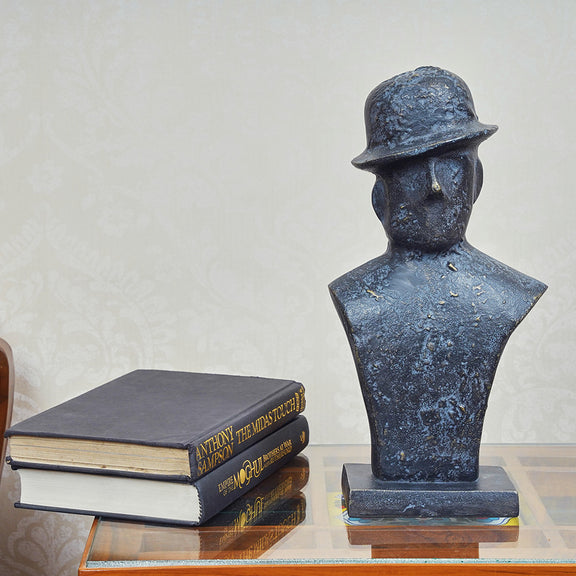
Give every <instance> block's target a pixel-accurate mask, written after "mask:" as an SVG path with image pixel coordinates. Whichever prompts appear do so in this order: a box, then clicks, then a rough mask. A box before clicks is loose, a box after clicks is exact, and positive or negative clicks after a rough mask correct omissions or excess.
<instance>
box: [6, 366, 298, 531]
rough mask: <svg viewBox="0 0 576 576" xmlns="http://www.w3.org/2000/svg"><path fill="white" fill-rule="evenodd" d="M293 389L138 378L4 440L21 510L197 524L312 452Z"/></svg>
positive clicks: (210, 378) (180, 376) (249, 380)
mask: <svg viewBox="0 0 576 576" xmlns="http://www.w3.org/2000/svg"><path fill="white" fill-rule="evenodd" d="M304 407H305V396H304V387H303V386H302V384H300V383H298V382H294V381H290V380H277V379H270V378H256V377H247V376H229V375H216V374H200V373H190V372H174V371H166V370H136V371H134V372H130V373H129V374H126V375H124V376H122V377H120V378H117V379H116V380H113V381H112V382H109V383H107V384H104V385H102V386H99V387H98V388H95V389H93V390H90V391H89V392H86V393H85V394H82V395H80V396H78V397H76V398H73V399H71V400H68V401H67V402H64V403H63V404H60V405H58V406H55V407H54V408H51V409H49V410H47V411H45V412H42V413H41V414H37V415H36V416H33V417H32V418H29V419H27V420H24V421H22V422H20V423H18V424H15V425H14V426H12V427H11V428H9V429H8V430H7V431H6V436H7V437H8V438H9V453H10V455H9V456H8V458H7V460H8V463H9V464H10V465H11V466H12V468H14V469H16V470H18V473H19V475H20V480H21V492H20V501H19V502H17V503H16V504H15V506H17V507H20V508H32V509H41V510H52V511H58V512H71V513H78V514H89V515H92V516H107V517H112V518H122V519H133V520H146V521H158V522H169V523H173V524H184V525H198V524H202V523H204V522H206V521H207V520H208V519H210V518H212V517H213V516H214V515H215V514H217V513H218V512H220V511H221V510H223V509H224V508H226V507H227V506H228V505H230V504H231V503H233V502H234V501H235V500H237V499H238V498H239V497H241V496H243V495H245V494H246V493H247V492H248V491H250V490H251V489H252V488H254V487H255V486H256V485H257V484H258V483H259V482H261V481H262V480H264V479H265V478H267V477H269V476H270V475H271V474H272V473H274V472H275V471H276V470H278V469H279V468H280V467H282V466H283V465H284V464H286V463H287V462H288V461H289V460H291V459H292V458H293V457H294V456H296V454H298V453H299V452H300V451H301V450H303V449H304V448H305V446H306V445H307V444H308V424H307V422H306V418H305V417H304V416H303V415H302V414H301V413H302V411H303V410H304Z"/></svg>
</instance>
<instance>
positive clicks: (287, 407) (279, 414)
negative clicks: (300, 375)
mask: <svg viewBox="0 0 576 576" xmlns="http://www.w3.org/2000/svg"><path fill="white" fill-rule="evenodd" d="M304 406H305V401H304V388H303V387H302V388H300V389H299V390H298V392H296V393H295V394H294V396H292V397H291V398H288V400H286V401H285V402H282V404H279V405H278V406H275V407H274V408H272V409H271V410H269V411H268V412H266V414H263V415H262V416H259V417H258V418H256V419H255V420H253V421H252V422H250V423H249V424H246V426H243V427H242V428H240V429H239V430H236V442H237V443H238V444H242V443H243V442H246V441H247V440H249V439H250V438H252V437H253V436H255V435H256V434H260V433H262V432H263V431H264V430H266V428H268V427H269V426H272V424H275V423H276V422H280V421H281V420H284V419H286V418H288V416H290V415H291V414H293V413H294V412H296V413H299V412H302V410H304Z"/></svg>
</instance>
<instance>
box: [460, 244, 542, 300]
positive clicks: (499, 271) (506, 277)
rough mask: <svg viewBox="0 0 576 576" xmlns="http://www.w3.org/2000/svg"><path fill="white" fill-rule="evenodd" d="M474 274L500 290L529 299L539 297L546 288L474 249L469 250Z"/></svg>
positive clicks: (537, 281) (539, 282) (533, 279)
mask: <svg viewBox="0 0 576 576" xmlns="http://www.w3.org/2000/svg"><path fill="white" fill-rule="evenodd" d="M471 256H472V262H473V266H474V268H475V274H476V275H477V276H478V277H480V278H484V279H486V281H488V282H490V283H491V284H493V285H497V286H499V287H500V288H501V289H502V290H507V291H514V292H518V293H525V294H526V295H529V296H530V297H540V296H541V295H542V294H543V293H544V292H545V291H546V289H547V288H548V286H546V284H544V282H541V281H540V280H537V279H536V278H532V276H528V274H524V273H523V272H520V271H518V270H516V269H514V268H512V267H511V266H508V265H507V264H504V263H503V262H500V261H499V260H496V259H495V258H492V257H491V256H488V255H487V254H484V253H483V252H481V251H480V250H477V249H476V248H472V249H471Z"/></svg>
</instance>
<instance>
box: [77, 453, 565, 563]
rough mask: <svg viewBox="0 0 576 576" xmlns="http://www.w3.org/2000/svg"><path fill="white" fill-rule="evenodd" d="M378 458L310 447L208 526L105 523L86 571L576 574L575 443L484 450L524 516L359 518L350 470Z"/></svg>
mask: <svg viewBox="0 0 576 576" xmlns="http://www.w3.org/2000/svg"><path fill="white" fill-rule="evenodd" d="M369 461H370V448H369V446H338V445H329V446H309V447H308V448H307V449H306V450H305V451H304V452H303V454H302V455H301V456H298V457H297V458H296V459H295V460H294V461H293V462H292V463H291V464H288V465H287V466H285V467H284V468H283V469H282V470H280V471H279V472H278V473H276V474H275V475H274V476H273V477H271V478H269V479H268V480H267V481H264V482H263V483H262V484H261V485H260V486H258V487H257V488H256V489H254V490H253V491H252V492H250V493H249V494H248V495H247V496H246V497H244V498H242V499H241V500H240V501H238V502H236V503H235V504H234V505H232V506H231V507H230V508H228V509H227V510H225V511H224V512H222V513H221V514H219V515H218V516H216V517H215V518H214V519H213V520H212V521H210V522H209V523H208V524H206V525H204V526H201V527H178V526H164V525H155V524H146V523H137V522H122V521H114V520H110V519H96V521H95V524H94V526H93V530H92V533H91V537H90V539H89V541H88V544H87V549H86V553H85V558H84V560H83V564H82V566H81V570H80V573H81V574H82V573H89V572H90V570H94V571H97V570H102V569H105V568H108V569H113V568H116V569H117V568H128V567H158V566H209V565H213V564H217V565H220V566H222V565H241V564H250V565H251V566H257V565H261V566H265V565H274V564H299V565H306V564H317V565H322V564H325V565H331V564H332V565H341V564H345V565H350V566H353V565H355V564H362V565H366V564H406V563H424V564H438V563H443V564H451V563H458V564H462V563H464V564H468V565H472V564H480V563H483V564H486V563H488V564H492V563H498V564H500V563H512V564H569V565H574V570H575V571H576V446H572V445H547V446H542V445H538V446H537V445H486V446H483V447H482V451H481V464H483V465H496V466H502V467H504V468H505V470H506V471H507V473H508V475H509V476H510V478H511V480H512V481H513V483H514V484H515V486H516V488H517V490H518V493H519V497H520V516H519V517H518V518H459V519H457V518H445V519H399V518H396V519H395V518H382V519H370V520H361V519H355V518H350V517H349V516H348V515H347V512H346V510H345V508H344V507H343V503H342V495H341V488H340V480H341V470H342V465H343V464H344V463H345V462H366V463H368V462H369ZM569 570H572V569H571V568H569Z"/></svg>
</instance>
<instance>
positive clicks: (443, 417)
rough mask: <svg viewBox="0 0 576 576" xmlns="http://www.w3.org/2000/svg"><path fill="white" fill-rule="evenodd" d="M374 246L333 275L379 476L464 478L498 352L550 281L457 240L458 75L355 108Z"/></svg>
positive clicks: (475, 451)
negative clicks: (374, 221)
mask: <svg viewBox="0 0 576 576" xmlns="http://www.w3.org/2000/svg"><path fill="white" fill-rule="evenodd" d="M365 119H366V132H367V140H368V146H367V148H366V150H365V151H364V152H363V153H362V154H360V156H358V157H357V158H355V159H354V160H353V164H354V165H355V166H356V167H358V168H361V169H363V170H368V171H370V172H372V173H374V174H375V176H376V183H375V185H374V189H373V191H372V203H373V206H374V210H375V211H376V214H377V216H378V218H379V219H380V221H381V222H382V224H383V226H384V229H385V231H386V234H387V236H388V249H387V251H386V252H385V253H384V254H383V255H382V256H379V257H377V258H375V259H374V260H371V261H370V262H367V263H366V264H363V265H362V266H360V267H358V268H356V269H355V270H352V271H351V272H349V273H347V274H344V275H343V276H341V277H340V278H338V279H337V280H335V281H334V282H332V283H331V284H330V293H331V296H332V298H333V300H334V303H335V305H336V308H337V310H338V314H339V316H340V318H341V320H342V323H343V325H344V328H345V330H346V334H347V335H348V339H349V342H350V346H351V348H352V352H353V355H354V359H355V362H356V368H357V371H358V376H359V380H360V385H361V388H362V394H363V397H364V402H365V404H366V409H367V412H368V418H369V423H370V432H371V439H372V472H373V474H374V476H376V477H377V478H378V479H381V480H405V481H414V482H422V481H423V482H426V481H441V482H442V481H446V482H459V481H473V480H476V478H477V477H478V457H479V449H480V439H481V434H482V426H483V421H484V414H485V411H486V406H487V403H488V396H489V394H490V388H491V386H492V381H493V379H494V374H495V372H496V367H497V365H498V361H499V360H500V355H501V354H502V351H503V349H504V346H505V345H506V342H507V341H508V338H509V337H510V335H511V334H512V332H513V330H514V329H515V328H516V326H518V324H519V323H520V322H521V321H522V319H523V318H524V316H526V314H527V313H528V312H529V311H530V309H531V308H532V307H533V306H534V304H535V303H536V301H537V300H538V299H539V298H540V296H541V295H542V294H543V293H544V291H545V290H546V286H545V285H544V284H542V283H541V282H539V281H538V280H535V279H533V278H530V277H529V276H526V275H524V274H522V273H520V272H517V271H516V270H513V269H512V268H510V267H508V266H506V265H505V264H502V263H500V262H498V261H496V260H494V259H493V258H490V257H489V256H487V255H486V254H483V253H482V252H480V251H479V250H477V249H476V248H474V247H472V246H471V245H470V244H469V243H468V242H467V241H466V238H465V232H466V227H467V224H468V219H469V218H470V213H471V210H472V205H473V204H474V201H475V200H476V198H477V197H478V194H479V193H480V188H481V187H482V165H481V163H480V160H479V159H478V145H479V144H480V142H482V141H483V140H484V139H486V138H488V137H489V136H491V135H492V134H493V133H494V132H495V131H496V129H497V127H496V126H490V125H485V124H482V123H480V122H479V121H478V118H477V116H476V112H475V110H474V104H473V101H472V97H471V95H470V92H469V90H468V87H467V86H466V84H465V83H464V82H463V81H462V80H461V79H460V78H459V77H457V76H455V75H454V74H452V73H450V72H447V71H445V70H441V69H438V68H432V67H425V68H419V69H417V70H415V71H413V72H407V73H405V74H401V75H399V76H396V77H394V78H392V79H390V80H388V81H386V82H383V83H382V84H380V85H379V86H378V87H377V88H375V89H374V90H373V91H372V92H371V94H370V95H369V97H368V99H367V102H366V109H365Z"/></svg>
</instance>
